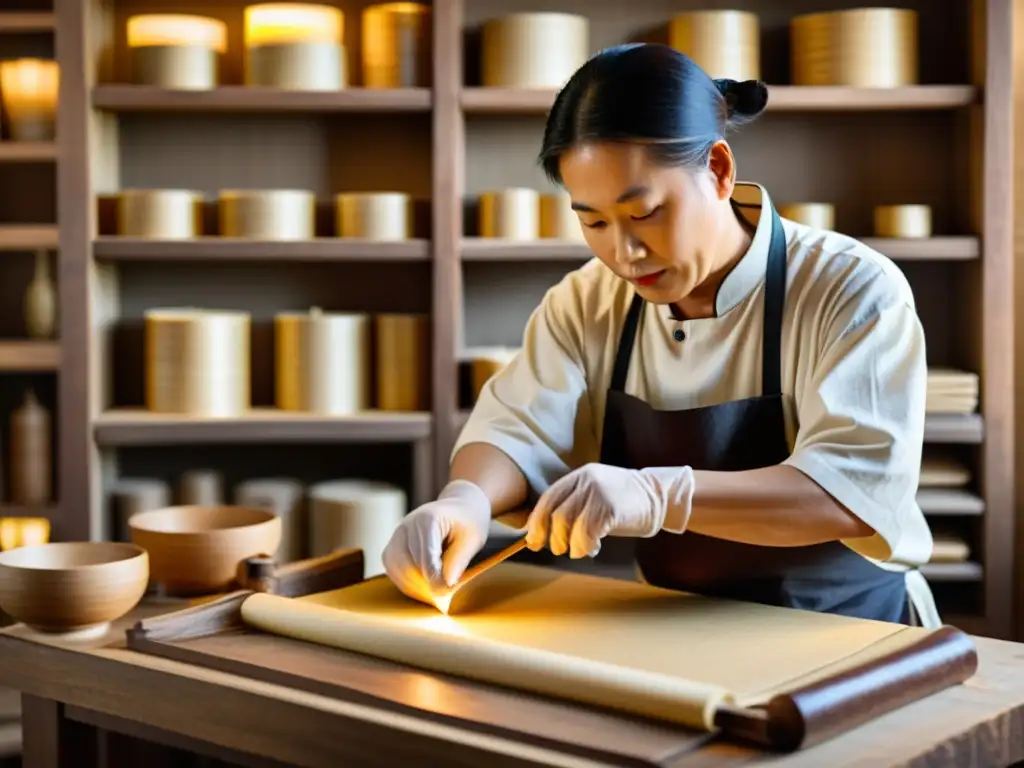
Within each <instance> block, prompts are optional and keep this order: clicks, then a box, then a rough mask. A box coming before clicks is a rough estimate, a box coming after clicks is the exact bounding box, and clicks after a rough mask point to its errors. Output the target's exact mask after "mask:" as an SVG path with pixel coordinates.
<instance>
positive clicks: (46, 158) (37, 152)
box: [0, 141, 57, 163]
mask: <svg viewBox="0 0 1024 768" xmlns="http://www.w3.org/2000/svg"><path fill="white" fill-rule="evenodd" d="M56 159H57V145H56V144H53V143H51V142H34V141H0V163H44V162H51V161H55V160H56Z"/></svg>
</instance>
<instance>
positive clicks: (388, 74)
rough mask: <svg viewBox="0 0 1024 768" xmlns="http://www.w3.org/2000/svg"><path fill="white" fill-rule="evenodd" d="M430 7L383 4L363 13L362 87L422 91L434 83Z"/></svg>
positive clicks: (414, 4) (408, 4)
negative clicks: (420, 89)
mask: <svg viewBox="0 0 1024 768" xmlns="http://www.w3.org/2000/svg"><path fill="white" fill-rule="evenodd" d="M432 34H433V32H432V29H431V25H430V6H428V5H424V4H423V3H382V4H380V5H371V6H369V7H368V8H366V9H365V10H364V11H363V41H362V43H363V49H362V50H363V87H364V88H417V87H420V88H423V87H429V86H430V84H431V82H432V81H433V77H432V73H433V56H432V53H431V51H432V50H433V47H432Z"/></svg>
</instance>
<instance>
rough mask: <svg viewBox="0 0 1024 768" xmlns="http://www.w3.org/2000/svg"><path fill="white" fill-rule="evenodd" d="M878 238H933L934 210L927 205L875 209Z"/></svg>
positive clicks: (885, 206) (880, 206) (891, 206)
mask: <svg viewBox="0 0 1024 768" xmlns="http://www.w3.org/2000/svg"><path fill="white" fill-rule="evenodd" d="M875 236H876V237H931V236H932V209H931V208H930V207H929V206H927V205H879V206H876V207H875Z"/></svg>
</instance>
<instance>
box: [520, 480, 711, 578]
mask: <svg viewBox="0 0 1024 768" xmlns="http://www.w3.org/2000/svg"><path fill="white" fill-rule="evenodd" d="M692 504H693V470H692V469H691V468H690V467H655V468H650V469H623V468H621V467H613V466H609V465H607V464H587V465H585V466H582V467H580V468H579V469H576V470H573V471H572V472H570V473H569V474H568V475H566V476H565V477H563V478H561V479H560V480H558V481H556V482H555V483H553V484H552V485H551V487H550V488H548V490H547V491H546V492H545V493H544V494H543V495H542V496H541V497H540V499H539V500H538V502H537V505H536V506H535V507H534V508H533V512H532V513H530V518H529V520H528V521H527V523H526V531H527V532H526V546H527V547H529V548H530V549H532V550H533V551H534V552H537V551H539V550H541V549H543V548H544V547H545V546H546V547H548V548H549V549H550V550H551V552H552V554H555V555H564V554H565V553H566V552H568V553H569V557H572V558H579V557H593V556H594V555H596V554H597V553H598V551H599V550H600V548H601V539H603V538H604V537H605V536H634V537H637V538H648V537H651V536H654V535H655V534H657V533H658V532H659V531H661V530H666V531H670V532H672V533H682V532H683V531H685V530H686V524H687V522H688V521H689V519H690V511H691V507H692Z"/></svg>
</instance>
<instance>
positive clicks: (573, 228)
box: [540, 192, 584, 243]
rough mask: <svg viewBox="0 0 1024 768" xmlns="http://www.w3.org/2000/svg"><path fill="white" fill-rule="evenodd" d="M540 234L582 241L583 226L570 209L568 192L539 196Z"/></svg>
mask: <svg viewBox="0 0 1024 768" xmlns="http://www.w3.org/2000/svg"><path fill="white" fill-rule="evenodd" d="M540 236H541V237H542V238H554V239H557V240H570V241H572V242H577V243H582V242H584V238H583V227H582V226H581V225H580V217H579V216H577V215H576V211H574V210H573V209H572V198H571V197H570V196H569V193H568V192H552V193H550V194H545V195H541V197H540Z"/></svg>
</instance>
